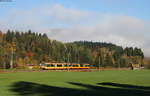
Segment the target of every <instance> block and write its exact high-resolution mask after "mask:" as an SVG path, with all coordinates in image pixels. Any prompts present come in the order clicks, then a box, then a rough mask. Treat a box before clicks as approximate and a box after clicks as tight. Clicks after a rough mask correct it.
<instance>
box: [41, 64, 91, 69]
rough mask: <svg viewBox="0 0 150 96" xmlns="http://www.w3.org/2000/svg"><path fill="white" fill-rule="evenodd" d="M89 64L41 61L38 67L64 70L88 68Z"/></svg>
mask: <svg viewBox="0 0 150 96" xmlns="http://www.w3.org/2000/svg"><path fill="white" fill-rule="evenodd" d="M89 68H90V67H89V64H75V63H42V64H40V69H43V70H66V69H89Z"/></svg>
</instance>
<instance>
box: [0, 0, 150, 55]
mask: <svg viewBox="0 0 150 96" xmlns="http://www.w3.org/2000/svg"><path fill="white" fill-rule="evenodd" d="M149 5H150V0H12V2H2V0H1V2H0V30H2V31H6V30H7V29H11V30H19V31H27V30H28V29H31V30H33V31H35V32H40V33H47V35H48V36H49V38H51V39H56V40H59V41H63V42H70V41H79V40H88V41H101V42H112V43H115V44H117V45H121V46H123V47H126V46H129V47H130V46H133V47H140V48H142V50H143V51H144V52H145V55H146V56H150V50H149V48H150V12H149V10H150V6H149Z"/></svg>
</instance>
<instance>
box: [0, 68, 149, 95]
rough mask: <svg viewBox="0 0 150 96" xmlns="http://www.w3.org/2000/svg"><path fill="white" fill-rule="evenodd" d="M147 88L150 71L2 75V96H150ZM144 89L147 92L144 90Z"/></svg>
mask: <svg viewBox="0 0 150 96" xmlns="http://www.w3.org/2000/svg"><path fill="white" fill-rule="evenodd" d="M98 83H103V84H98ZM125 84H128V85H125ZM110 85H111V86H110ZM133 85H135V86H133ZM146 86H150V70H135V71H132V70H127V71H101V72H32V73H30V72H20V73H1V74H0V96H16V95H18V96H70V94H74V95H72V96H90V95H94V96H99V95H103V96H108V95H109V96H115V95H118V96H133V95H134V94H135V96H148V95H147V94H150V91H149V90H150V89H148V88H149V87H146ZM114 88H115V89H114ZM142 88H143V89H142ZM144 88H145V89H146V90H147V89H148V91H146V92H147V93H146V92H143V91H141V89H142V90H145V89H144ZM129 89H131V90H129ZM41 90H45V91H41ZM51 90H52V91H51ZM81 90H84V91H81ZM132 90H136V91H132ZM138 90H139V91H138ZM66 91H67V92H71V93H67V92H66ZM124 91H125V92H124ZM130 91H131V92H130ZM24 92H25V93H24ZM118 92H119V93H118ZM126 92H129V93H126ZM136 92H141V93H136ZM111 93H112V94H111ZM142 93H144V94H143V95H142ZM79 94H80V95H79ZM88 94H89V95H88ZM113 94H114V95H113ZM123 94H124V95H123ZM149 96H150V95H149Z"/></svg>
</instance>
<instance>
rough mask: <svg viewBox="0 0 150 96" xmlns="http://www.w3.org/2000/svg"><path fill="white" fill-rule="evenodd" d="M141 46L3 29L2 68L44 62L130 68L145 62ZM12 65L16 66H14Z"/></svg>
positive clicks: (0, 43)
mask: <svg viewBox="0 0 150 96" xmlns="http://www.w3.org/2000/svg"><path fill="white" fill-rule="evenodd" d="M144 61H145V59H144V54H143V52H142V50H141V49H140V48H133V47H127V48H124V49H123V48H122V47H121V46H117V45H115V44H112V43H104V42H91V41H90V42H89V41H76V42H72V43H62V42H60V41H57V40H51V39H49V38H48V36H47V35H46V34H41V33H35V32H32V31H31V30H29V31H28V32H18V31H16V32H13V31H10V30H8V31H7V33H3V32H0V67H1V68H10V67H12V68H14V67H20V68H24V67H25V66H26V65H27V64H35V65H38V64H40V63H42V62H71V63H89V64H91V66H99V65H100V66H101V67H129V66H130V65H131V63H136V64H137V63H138V64H142V65H143V64H145V62H144ZM12 64H13V65H12Z"/></svg>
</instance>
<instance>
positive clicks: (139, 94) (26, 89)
mask: <svg viewBox="0 0 150 96" xmlns="http://www.w3.org/2000/svg"><path fill="white" fill-rule="evenodd" d="M68 83H69V84H72V85H76V86H80V87H85V88H86V89H74V88H64V87H55V86H48V85H43V84H37V83H32V82H24V81H22V82H16V83H15V84H13V85H12V86H11V89H10V90H11V91H13V92H16V93H17V94H18V95H19V96H33V95H34V96H150V90H148V89H146V90H145V89H144V88H145V87H144V86H143V87H142V86H141V87H139V86H137V87H136V86H134V87H130V86H133V85H128V86H129V88H128V87H124V86H122V85H124V84H117V83H112V84H111V83H107V84H105V83H99V84H98V85H111V86H116V85H117V87H118V86H119V87H120V88H110V87H103V86H95V85H89V84H82V83H75V82H68ZM113 84H114V85H113ZM132 88H133V89H132Z"/></svg>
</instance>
